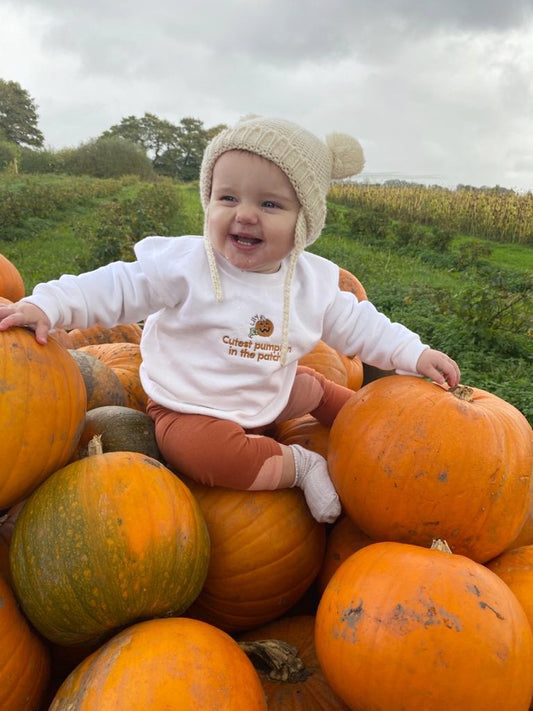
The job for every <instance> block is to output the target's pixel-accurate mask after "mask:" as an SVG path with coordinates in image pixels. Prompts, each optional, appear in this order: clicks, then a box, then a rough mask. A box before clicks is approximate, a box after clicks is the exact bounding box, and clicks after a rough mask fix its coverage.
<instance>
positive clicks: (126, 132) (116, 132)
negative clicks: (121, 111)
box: [101, 113, 178, 161]
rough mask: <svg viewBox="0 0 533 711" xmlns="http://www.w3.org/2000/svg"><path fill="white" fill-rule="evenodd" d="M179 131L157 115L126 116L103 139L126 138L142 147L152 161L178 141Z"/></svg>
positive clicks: (105, 133)
mask: <svg viewBox="0 0 533 711" xmlns="http://www.w3.org/2000/svg"><path fill="white" fill-rule="evenodd" d="M177 134H178V129H177V127H176V126H174V125H173V124H171V123H170V122H169V121H164V120H162V119H160V118H158V117H157V116H155V114H150V113H145V114H144V116H143V117H142V118H137V117H136V116H126V118H123V119H122V121H121V122H120V123H119V124H115V125H114V126H111V128H109V129H108V130H107V131H104V132H103V133H102V135H101V138H116V137H119V138H124V139H125V140H126V141H132V142H133V143H137V144H138V145H139V146H141V147H142V148H143V149H144V150H145V151H146V153H147V154H148V155H149V156H150V158H151V159H152V161H157V159H158V158H159V156H160V155H161V153H163V152H164V151H166V150H168V148H169V146H172V145H174V144H175V142H176V141H177Z"/></svg>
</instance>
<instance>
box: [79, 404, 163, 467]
mask: <svg viewBox="0 0 533 711" xmlns="http://www.w3.org/2000/svg"><path fill="white" fill-rule="evenodd" d="M94 436H99V437H101V444H102V451H103V452H121V451H122V452H123V451H127V452H142V454H147V455H148V456H149V457H153V458H154V459H158V460H159V461H162V458H161V452H160V451H159V448H158V446H157V442H156V440H155V426H154V421H153V420H152V418H151V417H150V415H147V414H146V412H140V410H135V409H134V408H133V407H122V406H121V405H103V406H102V407H95V408H94V409H92V410H88V411H87V414H86V415H85V422H84V425H83V430H82V433H81V436H80V441H79V443H78V447H77V449H76V452H75V454H74V457H73V459H81V458H82V457H86V456H87V454H88V446H89V442H90V441H91V440H92V439H93V437H94Z"/></svg>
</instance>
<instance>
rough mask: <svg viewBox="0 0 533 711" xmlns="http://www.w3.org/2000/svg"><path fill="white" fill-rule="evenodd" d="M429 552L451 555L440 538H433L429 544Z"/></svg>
mask: <svg viewBox="0 0 533 711" xmlns="http://www.w3.org/2000/svg"><path fill="white" fill-rule="evenodd" d="M430 550H432V551H442V552H443V553H451V552H452V549H451V548H450V546H449V545H448V544H447V543H446V541H443V540H441V539H440V538H434V539H433V543H432V544H431V548H430Z"/></svg>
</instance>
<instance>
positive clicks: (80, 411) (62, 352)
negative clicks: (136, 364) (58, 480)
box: [0, 328, 87, 509]
mask: <svg viewBox="0 0 533 711" xmlns="http://www.w3.org/2000/svg"><path fill="white" fill-rule="evenodd" d="M0 403H1V406H0V431H2V432H3V433H4V436H3V437H2V454H1V456H0V509H2V508H9V507H10V506H11V505H12V504H14V503H16V502H18V501H21V500H22V499H24V498H25V497H26V496H28V494H30V493H31V492H32V491H33V490H34V489H35V488H36V487H37V486H38V485H39V484H40V483H41V482H42V481H44V479H46V477H47V476H49V475H50V474H51V473H52V472H54V471H56V469H59V468H60V467H62V466H64V465H65V464H66V463H67V462H68V461H69V459H70V457H71V455H72V453H73V452H74V449H75V448H76V445H77V443H78V439H79V436H80V433H81V428H82V426H83V418H84V416H85V409H86V405H87V394H86V391H85V385H84V383H83V378H82V376H81V373H80V370H79V368H78V366H77V365H76V363H75V362H74V360H73V359H72V358H71V357H70V355H69V353H68V351H67V350H66V349H65V348H63V346H60V345H59V344H58V343H55V342H54V341H53V340H52V339H50V340H49V341H48V343H47V344H46V345H44V346H43V345H40V344H38V343H37V341H36V340H35V335H34V333H33V332H32V331H29V330H27V329H24V328H11V329H9V330H7V331H2V332H1V333H0Z"/></svg>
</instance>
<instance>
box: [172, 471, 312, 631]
mask: <svg viewBox="0 0 533 711" xmlns="http://www.w3.org/2000/svg"><path fill="white" fill-rule="evenodd" d="M185 481H186V482H187V484H188V485H189V486H190V489H191V491H192V493H193V494H194V496H195V497H196V498H197V500H198V503H199V505H200V508H201V510H202V513H203V514H204V517H205V520H206V522H207V527H208V529H209V535H210V538H211V560H210V563H209V571H208V573H207V578H206V581H205V585H204V587H203V590H202V592H201V593H200V595H199V596H198V598H197V599H196V601H195V602H194V604H193V605H192V606H191V608H190V609H189V610H188V611H187V615H189V616H191V617H194V618H197V619H201V620H204V621H205V622H208V623H210V624H213V625H215V626H216V627H220V628H221V629H223V630H225V631H227V632H238V631H244V630H248V629H253V628H254V627H259V625H262V624H265V623H266V622H270V621H271V620H273V619H275V618H276V617H280V616H281V615H283V614H284V613H285V612H287V611H288V610H289V609H290V608H291V607H292V606H293V605H294V604H295V603H296V602H297V601H298V600H299V599H300V598H301V597H302V596H303V595H304V593H305V592H306V591H307V589H308V588H309V587H310V585H311V583H312V582H313V580H314V579H315V577H316V575H317V573H318V570H319V568H320V565H321V563H322V558H323V556H324V547H325V538H326V534H325V527H324V524H321V523H318V522H317V521H315V520H314V518H313V517H312V516H311V514H310V512H309V509H308V507H307V504H306V503H305V499H304V497H303V494H302V492H301V491H300V490H299V489H278V490H276V491H237V490H233V489H224V488H222V487H210V486H205V485H203V484H198V483H197V482H192V481H190V480H188V479H185Z"/></svg>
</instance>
